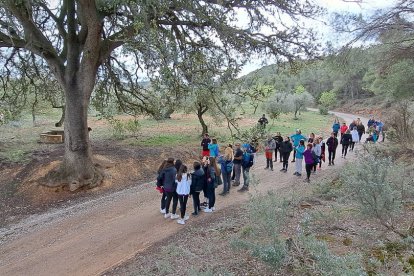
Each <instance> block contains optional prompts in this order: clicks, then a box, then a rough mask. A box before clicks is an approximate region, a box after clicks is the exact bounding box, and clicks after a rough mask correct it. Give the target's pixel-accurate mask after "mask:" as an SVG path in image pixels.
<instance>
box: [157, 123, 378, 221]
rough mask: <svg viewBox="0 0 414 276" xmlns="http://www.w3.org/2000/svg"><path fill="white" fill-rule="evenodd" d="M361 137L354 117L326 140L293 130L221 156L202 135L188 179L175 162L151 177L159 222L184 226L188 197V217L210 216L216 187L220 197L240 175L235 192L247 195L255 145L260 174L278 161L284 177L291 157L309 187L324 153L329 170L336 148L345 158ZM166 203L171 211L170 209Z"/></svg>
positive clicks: (239, 146)
mask: <svg viewBox="0 0 414 276" xmlns="http://www.w3.org/2000/svg"><path fill="white" fill-rule="evenodd" d="M263 117H264V116H263ZM261 120H262V121H263V122H259V123H262V125H265V124H266V122H265V121H264V119H263V118H261ZM364 133H365V126H364V125H363V123H362V122H361V120H360V119H359V118H358V119H357V120H354V121H353V122H352V123H351V124H350V125H349V126H348V125H346V123H343V124H342V125H341V124H340V122H339V120H337V119H335V121H334V124H333V126H332V133H331V135H330V137H328V138H327V139H326V141H325V140H324V139H323V137H322V136H317V135H315V134H314V133H311V134H309V136H308V137H305V136H304V135H303V134H302V131H301V130H300V129H297V130H296V132H295V133H294V134H293V135H290V136H285V137H283V136H282V135H281V134H280V133H279V132H278V133H276V135H274V136H270V135H269V136H268V137H267V139H266V140H265V141H264V143H263V145H259V144H258V143H257V142H251V143H246V144H241V143H235V144H234V145H232V144H229V145H227V146H225V147H224V152H222V153H220V147H219V145H218V142H217V139H215V138H210V137H209V135H208V134H207V133H206V134H204V137H203V139H202V141H201V147H202V150H201V156H202V158H201V160H200V161H195V162H194V163H193V164H192V168H191V170H192V171H193V172H192V173H191V174H190V173H189V170H190V168H188V167H187V165H185V164H183V162H182V161H181V160H179V159H177V160H174V159H173V158H169V159H167V160H164V162H163V163H162V164H161V166H160V168H159V170H158V178H157V189H158V190H159V191H160V192H161V193H162V197H161V209H160V211H161V213H162V214H164V217H165V218H171V219H178V220H177V222H178V223H179V224H185V221H186V220H188V218H189V215H188V214H187V201H188V198H189V197H190V196H191V197H192V201H193V212H192V215H194V216H197V215H198V214H199V213H200V212H201V211H202V210H203V211H204V212H206V213H211V212H214V211H215V202H216V193H215V190H216V188H217V187H219V186H220V185H222V187H223V190H222V192H221V193H220V195H221V196H226V195H227V194H229V193H230V189H231V187H232V186H240V185H241V176H243V185H242V187H241V188H240V189H239V190H238V191H239V192H245V191H248V190H249V182H250V175H249V173H250V168H251V167H252V166H253V164H254V161H255V153H256V151H257V150H258V148H260V147H261V146H263V148H264V152H265V157H266V167H265V169H266V170H271V171H273V169H274V162H277V161H278V157H279V161H280V162H281V163H282V168H281V169H280V171H281V172H283V173H286V172H287V171H288V168H289V158H290V156H292V161H291V162H293V163H295V167H294V173H293V174H294V175H295V176H298V177H300V176H302V168H303V164H305V172H306V178H305V179H304V181H305V182H310V177H311V175H312V174H315V173H316V171H317V169H318V168H319V169H321V167H322V162H325V159H326V156H325V152H326V151H328V166H333V165H335V158H336V151H337V148H338V146H339V144H341V145H342V151H341V157H342V158H346V156H347V154H348V151H353V150H354V147H355V144H356V143H359V142H361V139H362V135H363V134H364ZM339 134H340V136H339ZM338 136H339V137H338ZM338 138H339V139H338ZM368 139H370V138H368ZM368 139H367V140H368ZM375 141H376V140H375ZM375 141H374V142H375ZM222 149H223V148H222ZM292 153H293V154H292ZM273 155H274V159H273ZM201 193H203V196H204V198H203V201H201V199H200V195H201ZM171 201H172V208H170V205H171ZM178 202H180V214H177V213H176V211H177V207H178Z"/></svg>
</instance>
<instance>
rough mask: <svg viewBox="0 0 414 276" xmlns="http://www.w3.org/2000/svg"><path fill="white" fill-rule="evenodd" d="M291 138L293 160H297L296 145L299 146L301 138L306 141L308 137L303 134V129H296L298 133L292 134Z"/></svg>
mask: <svg viewBox="0 0 414 276" xmlns="http://www.w3.org/2000/svg"><path fill="white" fill-rule="evenodd" d="M290 140H291V141H292V144H293V160H292V162H295V160H296V147H297V146H299V142H300V140H304V141H306V137H305V136H303V135H302V131H301V130H300V129H297V130H296V133H295V134H293V135H292V136H290Z"/></svg>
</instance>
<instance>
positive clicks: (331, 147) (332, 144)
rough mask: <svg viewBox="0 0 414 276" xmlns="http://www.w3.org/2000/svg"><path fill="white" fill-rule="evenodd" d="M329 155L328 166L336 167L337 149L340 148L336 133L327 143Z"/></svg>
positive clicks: (332, 134)
mask: <svg viewBox="0 0 414 276" xmlns="http://www.w3.org/2000/svg"><path fill="white" fill-rule="evenodd" d="M326 145H327V146H328V153H329V158H328V159H329V164H328V166H331V165H335V155H336V148H337V147H338V139H337V138H336V137H335V133H334V132H332V133H331V137H329V138H328V140H327V141H326Z"/></svg>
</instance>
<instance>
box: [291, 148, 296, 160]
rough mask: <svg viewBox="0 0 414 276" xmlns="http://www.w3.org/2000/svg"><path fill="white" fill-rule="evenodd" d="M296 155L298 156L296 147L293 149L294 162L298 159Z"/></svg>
mask: <svg viewBox="0 0 414 276" xmlns="http://www.w3.org/2000/svg"><path fill="white" fill-rule="evenodd" d="M295 157H296V150H295V149H293V160H292V162H293V161H295V160H296V158H295Z"/></svg>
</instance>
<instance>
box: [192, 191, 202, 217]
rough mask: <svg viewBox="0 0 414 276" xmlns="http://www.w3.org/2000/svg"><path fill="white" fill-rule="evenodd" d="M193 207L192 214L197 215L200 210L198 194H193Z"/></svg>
mask: <svg viewBox="0 0 414 276" xmlns="http://www.w3.org/2000/svg"><path fill="white" fill-rule="evenodd" d="M192 196H193V207H194V213H196V214H198V211H200V210H201V207H200V192H193V194H192Z"/></svg>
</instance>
